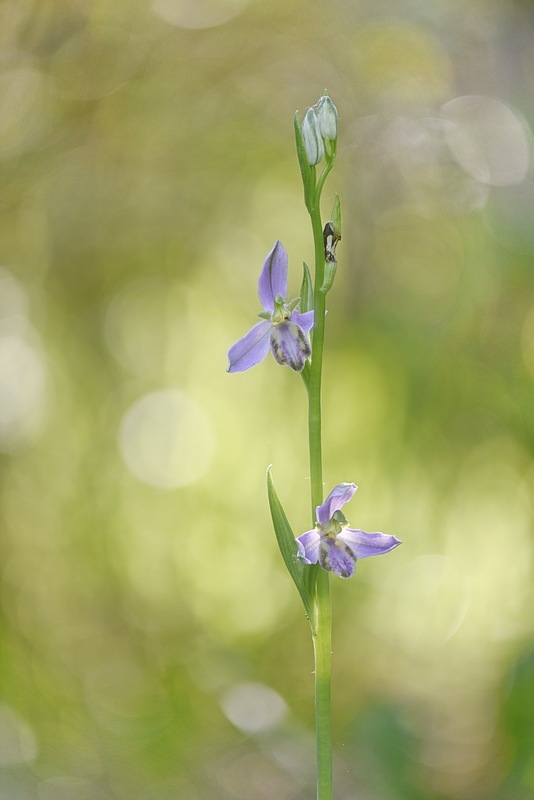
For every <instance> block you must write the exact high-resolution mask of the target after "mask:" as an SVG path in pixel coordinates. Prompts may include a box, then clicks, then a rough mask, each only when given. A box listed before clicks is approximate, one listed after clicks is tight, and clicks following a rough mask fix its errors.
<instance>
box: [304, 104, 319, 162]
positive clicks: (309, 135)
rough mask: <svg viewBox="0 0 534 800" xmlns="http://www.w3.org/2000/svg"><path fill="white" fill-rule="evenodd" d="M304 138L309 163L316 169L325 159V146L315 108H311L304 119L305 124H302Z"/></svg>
mask: <svg viewBox="0 0 534 800" xmlns="http://www.w3.org/2000/svg"><path fill="white" fill-rule="evenodd" d="M302 137H303V139H304V147H305V148H306V156H307V158H308V163H309V165H310V166H311V167H314V166H315V165H316V164H318V163H319V162H320V161H322V159H323V156H324V145H323V140H322V139H321V133H320V131H319V124H318V122H317V117H316V116H315V111H314V110H313V108H309V109H308V111H307V112H306V116H305V117H304V122H303V123H302Z"/></svg>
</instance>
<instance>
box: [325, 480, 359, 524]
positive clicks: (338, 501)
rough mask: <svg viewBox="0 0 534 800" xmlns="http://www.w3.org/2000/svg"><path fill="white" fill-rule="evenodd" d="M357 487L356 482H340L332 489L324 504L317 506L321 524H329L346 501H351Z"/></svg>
mask: <svg viewBox="0 0 534 800" xmlns="http://www.w3.org/2000/svg"><path fill="white" fill-rule="evenodd" d="M357 488H358V487H357V486H356V484H355V483H340V484H338V485H337V486H336V487H335V488H334V489H332V491H331V492H330V494H329V495H328V497H327V498H326V500H325V501H324V503H323V504H322V506H317V509H316V513H317V522H318V523H319V525H322V526H323V527H324V526H325V525H328V523H329V522H330V520H331V519H332V517H333V516H334V514H335V513H336V511H340V510H341V509H342V508H343V506H344V505H345V503H348V502H349V500H350V499H351V497H352V496H353V495H354V492H355V491H356V489H357Z"/></svg>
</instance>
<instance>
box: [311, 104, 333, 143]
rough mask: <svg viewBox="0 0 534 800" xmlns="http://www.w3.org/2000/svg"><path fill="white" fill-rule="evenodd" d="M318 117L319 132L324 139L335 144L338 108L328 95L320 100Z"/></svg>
mask: <svg viewBox="0 0 534 800" xmlns="http://www.w3.org/2000/svg"><path fill="white" fill-rule="evenodd" d="M316 116H317V122H318V124H319V132H320V134H321V136H322V137H323V139H328V140H329V141H331V142H335V141H336V139H337V116H338V115H337V108H336V107H335V105H334V104H333V102H332V101H331V99H330V98H329V97H328V95H327V94H325V95H323V96H322V97H321V98H320V99H319V102H318V103H317V114H316Z"/></svg>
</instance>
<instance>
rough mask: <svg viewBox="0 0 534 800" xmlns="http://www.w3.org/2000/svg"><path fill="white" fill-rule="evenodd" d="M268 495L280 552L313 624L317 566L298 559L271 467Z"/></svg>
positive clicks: (268, 478)
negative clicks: (274, 483)
mask: <svg viewBox="0 0 534 800" xmlns="http://www.w3.org/2000/svg"><path fill="white" fill-rule="evenodd" d="M267 495H268V497H269V507H270V509H271V517H272V520H273V527H274V532H275V534H276V540H277V542H278V547H279V548H280V553H281V554H282V558H283V559H284V563H285V565H286V567H287V571H288V572H289V574H290V575H291V577H292V578H293V581H294V582H295V586H296V587H297V589H298V591H299V594H300V597H301V599H302V602H303V603H304V608H305V610H306V616H307V617H308V619H309V620H310V624H312V620H313V593H314V591H315V572H316V568H315V567H313V566H311V565H308V564H301V563H300V562H299V561H297V550H298V548H297V543H296V541H295V536H294V534H293V531H292V530H291V525H290V524H289V521H288V519H287V517H286V514H285V511H284V509H283V508H282V504H281V502H280V500H279V499H278V495H277V494H276V491H275V488H274V485H273V479H272V477H271V467H269V469H268V470H267Z"/></svg>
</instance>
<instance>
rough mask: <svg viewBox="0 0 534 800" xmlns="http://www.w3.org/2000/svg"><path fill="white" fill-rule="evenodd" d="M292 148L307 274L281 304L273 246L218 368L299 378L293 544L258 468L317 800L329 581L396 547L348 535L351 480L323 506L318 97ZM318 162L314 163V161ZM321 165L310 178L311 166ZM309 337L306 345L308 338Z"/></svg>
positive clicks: (325, 771) (331, 116)
mask: <svg viewBox="0 0 534 800" xmlns="http://www.w3.org/2000/svg"><path fill="white" fill-rule="evenodd" d="M294 126H295V141H296V146H297V157H298V161H299V166H300V173H301V177H302V185H303V189H304V203H305V205H306V208H307V210H308V213H309V215H310V221H311V227H312V233H313V243H314V261H315V268H314V276H313V279H312V276H311V274H310V270H309V268H308V266H307V264H306V263H304V265H303V266H304V271H303V278H302V285H301V289H300V296H299V297H297V298H295V299H294V300H288V298H287V277H288V276H287V272H288V258H287V253H286V251H285V249H284V247H283V245H282V244H281V242H279V241H277V242H275V244H274V246H273V248H272V250H271V251H270V252H269V254H268V255H267V258H266V260H265V262H264V265H263V269H262V271H261V274H260V278H259V281H258V296H259V299H260V302H261V304H262V307H263V310H262V311H260V312H259V314H258V316H259V318H260V322H257V323H256V324H255V325H254V326H253V327H252V328H251V329H250V330H249V331H248V333H246V334H245V335H244V336H243V337H242V338H241V339H239V341H237V342H236V343H235V344H234V345H233V346H232V347H231V348H230V350H229V352H228V360H229V365H228V371H229V372H244V371H246V370H248V369H250V368H251V367H254V366H256V364H259V363H260V362H261V361H263V360H264V359H265V358H267V356H268V354H269V353H271V354H272V356H273V358H274V359H275V361H276V362H277V363H278V364H280V365H282V366H286V367H289V368H290V369H291V370H293V371H294V372H298V373H300V375H301V376H302V379H303V382H304V385H305V387H306V390H307V396H308V447H309V458H310V487H311V509H312V529H311V530H308V531H306V532H305V533H303V534H301V535H300V536H298V537H295V535H294V533H293V530H292V528H291V525H290V523H289V520H288V518H287V516H286V514H285V511H284V509H283V506H282V503H281V502H280V499H279V497H278V495H277V493H276V490H275V488H274V484H273V479H272V476H271V468H270V467H269V469H268V471H267V495H268V499H269V507H270V510H271V517H272V521H273V527H274V532H275V535H276V538H277V541H278V546H279V548H280V553H281V555H282V558H283V560H284V563H285V565H286V567H287V570H288V572H289V574H290V575H291V577H292V579H293V581H294V583H295V586H296V588H297V590H298V592H299V594H300V597H301V600H302V603H303V605H304V609H305V612H306V616H307V618H308V620H309V623H310V628H311V634H312V641H313V651H314V659H315V722H316V753H317V800H333V785H332V733H331V719H330V717H331V710H330V705H331V704H330V695H331V672H332V666H331V656H332V633H331V629H332V612H331V600H330V574H331V573H334V574H335V575H337V576H338V577H340V578H350V577H351V576H352V575H353V574H354V571H355V567H356V562H357V560H358V559H360V558H367V557H368V556H375V555H381V554H382V553H388V552H389V551H390V550H393V549H394V548H395V547H397V546H398V545H399V544H400V541H399V540H398V539H397V538H396V537H395V536H392V535H390V534H384V533H379V532H375V533H366V532H365V531H362V530H359V529H357V528H356V529H355V528H349V523H348V521H347V520H346V519H345V516H344V515H343V513H342V512H341V508H342V507H343V506H344V505H345V503H348V502H349V500H350V499H351V498H352V496H353V495H354V493H355V491H356V489H357V486H356V485H355V484H354V483H340V484H338V485H337V486H335V487H334V489H332V491H331V492H330V494H329V495H328V497H327V498H326V500H325V501H324V503H323V457H322V411H321V392H322V375H323V350H324V339H325V323H326V297H327V294H328V292H329V291H330V289H331V288H332V286H333V283H334V280H335V277H336V269H337V260H336V246H337V243H338V242H339V240H340V238H341V210H340V203H339V197H338V196H337V195H336V198H335V202H334V207H333V209H332V214H331V218H330V221H329V222H327V224H326V225H325V227H324V228H323V223H322V221H321V193H322V190H323V187H324V185H325V181H326V179H327V177H328V175H329V173H330V170H331V169H332V167H333V165H334V161H335V158H336V146H337V130H338V116H337V109H336V107H335V105H334V104H333V103H332V101H331V100H330V98H329V97H328V96H327V95H324V96H323V97H321V98H320V100H319V102H318V103H317V104H316V106H315V107H314V108H309V109H308V111H307V113H306V115H305V117H304V121H303V122H302V124H301V123H300V121H299V118H298V115H295V119H294ZM323 159H324V163H323ZM321 164H323V167H322V171H321V172H320V174H319V177H318V178H317V172H318V167H320V165H321ZM310 340H311V341H310Z"/></svg>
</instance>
